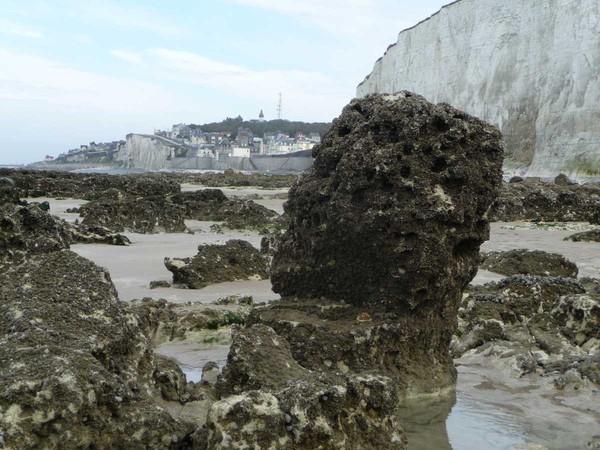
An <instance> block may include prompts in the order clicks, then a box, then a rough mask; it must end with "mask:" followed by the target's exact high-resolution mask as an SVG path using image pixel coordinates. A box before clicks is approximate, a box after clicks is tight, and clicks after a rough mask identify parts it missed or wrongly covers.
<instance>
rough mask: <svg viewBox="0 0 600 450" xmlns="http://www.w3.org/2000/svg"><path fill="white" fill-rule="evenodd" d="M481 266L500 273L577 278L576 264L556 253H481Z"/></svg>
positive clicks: (514, 251) (528, 251)
mask: <svg viewBox="0 0 600 450" xmlns="http://www.w3.org/2000/svg"><path fill="white" fill-rule="evenodd" d="M481 268H483V269H486V270H489V271H491V272H495V273H499V274H502V275H508V276H510V275H517V274H522V275H539V276H553V277H571V278H577V274H578V272H579V270H578V269H577V266H576V265H575V264H574V263H572V262H571V261H569V260H568V259H566V258H565V257H564V256H562V255H559V254H557V253H547V252H543V251H539V250H534V251H530V250H509V251H505V252H489V253H486V254H484V255H483V261H482V262H481Z"/></svg>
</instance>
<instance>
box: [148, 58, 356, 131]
mask: <svg viewBox="0 0 600 450" xmlns="http://www.w3.org/2000/svg"><path fill="white" fill-rule="evenodd" d="M146 54H147V55H148V61H149V63H150V64H153V65H154V67H155V68H156V70H157V71H160V74H162V76H163V77H166V78H169V79H171V80H174V81H177V82H187V83H192V84H198V85H203V86H205V87H209V88H211V89H215V90H219V91H221V92H222V93H226V94H228V95H233V96H236V97H241V98H245V99H254V100H256V101H257V103H261V102H262V104H266V103H267V102H272V103H274V102H275V98H276V96H277V95H278V93H280V92H281V93H283V96H284V99H285V102H286V107H287V110H286V113H287V116H288V117H290V116H295V117H304V118H309V117H314V118H318V119H319V120H323V119H331V118H332V117H334V116H336V115H337V114H338V113H339V110H340V109H341V106H343V105H344V103H346V102H347V101H348V100H349V99H350V98H351V97H352V95H353V86H352V87H351V88H352V89H351V90H344V89H341V88H340V86H339V83H336V82H335V80H332V79H330V78H329V77H327V76H326V75H324V74H322V73H320V72H316V71H305V70H281V69H270V70H256V69H251V68H248V67H245V66H241V65H236V64H230V63H225V62H222V61H216V60H213V59H210V58H206V57H204V56H202V55H199V54H197V53H192V52H185V51H176V50H170V49H164V48H156V49H150V50H148V51H147V52H146ZM315 120H316V119H315Z"/></svg>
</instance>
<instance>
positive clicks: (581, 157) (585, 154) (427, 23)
mask: <svg viewBox="0 0 600 450" xmlns="http://www.w3.org/2000/svg"><path fill="white" fill-rule="evenodd" d="M598 17H600V4H599V3H598V2H597V1H596V0H579V1H577V2H573V1H571V0H553V1H551V2H537V1H527V2H523V1H520V0H504V1H502V2H498V1H497V0H459V1H455V2H452V3H450V4H449V5H447V6H445V7H443V8H442V9H441V10H440V11H439V12H438V13H436V14H434V15H433V16H431V17H430V18H429V19H427V20H424V21H423V22H421V23H419V24H417V25H416V26H414V27H412V28H409V29H407V30H404V31H402V32H401V33H400V34H399V36H398V41H397V42H396V43H395V44H392V45H391V46H390V47H388V49H387V51H386V52H385V54H384V55H383V57H382V58H380V59H379V60H378V61H377V62H376V63H375V67H374V69H373V71H372V72H371V74H369V75H368V76H367V78H366V79H365V80H364V81H363V82H362V83H361V84H360V85H359V86H358V88H357V96H359V97H362V96H365V95H367V94H372V93H376V92H378V93H394V92H397V91H400V90H402V89H408V90H411V91H413V92H417V93H419V94H421V95H423V96H425V97H426V98H427V99H428V100H430V101H432V102H448V103H450V104H451V105H453V106H455V107H457V108H460V109H462V110H464V111H467V112H468V113H470V114H473V115H475V116H477V117H480V118H481V119H483V120H486V121H488V122H490V123H493V124H495V125H497V126H498V127H500V129H501V131H502V133H503V135H504V138H505V142H506V149H507V157H508V159H509V161H507V162H509V163H511V162H512V164H517V165H524V166H529V169H528V172H527V174H528V175H529V176H543V177H554V176H556V175H557V174H558V173H559V172H564V173H566V174H568V175H571V176H574V177H582V178H583V177H589V176H595V177H598V176H599V175H600V151H598V145H597V142H598V141H599V140H600V132H599V130H598V126H597V123H598V119H599V117H600V102H599V98H600V83H599V82H598V78H597V73H598V71H600V58H598V57H597V55H598V49H597V36H598V34H600V22H599V21H598V20H596V19H597V18H598Z"/></svg>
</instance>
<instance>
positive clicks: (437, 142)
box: [207, 92, 502, 449]
mask: <svg viewBox="0 0 600 450" xmlns="http://www.w3.org/2000/svg"><path fill="white" fill-rule="evenodd" d="M313 154H314V156H315V163H314V172H313V174H311V175H308V176H305V177H303V178H301V179H300V180H299V181H298V182H297V183H296V184H295V185H294V186H293V187H292V189H291V191H290V196H289V201H288V202H287V204H286V206H285V209H286V213H287V214H288V216H289V221H290V225H289V228H288V230H287V231H286V232H285V233H284V235H283V236H282V237H281V239H278V245H277V249H276V250H275V254H274V258H273V265H272V282H273V288H274V290H275V291H276V292H279V293H281V294H282V295H283V296H284V298H283V299H282V300H281V301H279V302H276V303H273V304H271V305H268V306H265V307H262V308H256V309H255V310H254V311H253V312H252V313H251V315H250V317H249V319H248V322H249V327H247V328H244V329H240V330H239V332H237V333H236V334H235V335H234V338H233V346H232V350H231V352H230V354H229V358H228V363H227V366H226V367H225V369H224V371H223V376H222V378H221V380H220V382H219V383H218V389H219V392H220V395H221V398H222V399H221V400H220V401H219V402H216V403H215V404H214V405H213V406H212V408H211V412H210V413H209V419H208V423H207V440H208V442H209V443H210V444H211V445H213V446H215V447H217V448H226V447H228V446H230V447H229V448H232V447H231V446H233V448H236V446H237V445H238V444H236V443H237V442H240V443H241V444H239V446H238V447H237V448H253V447H256V448H261V447H269V446H272V447H273V448H281V447H285V448H349V449H359V448H390V449H391V448H394V449H402V448H406V440H405V437H404V435H403V432H401V428H400V427H399V425H398V424H397V423H396V421H395V419H394V411H395V409H396V407H397V405H398V402H399V400H400V399H402V398H405V397H407V396H419V395H422V394H430V393H442V392H447V391H449V390H452V389H453V387H454V382H455V379H456V371H455V369H454V365H453V362H452V359H451V357H450V354H449V344H450V340H451V336H452V334H453V333H454V331H455V329H456V314H457V311H458V306H459V303H460V300H461V297H462V290H463V289H464V288H465V287H466V286H467V284H468V283H469V282H470V281H471V279H472V278H473V277H474V276H475V273H476V272H477V265H478V262H479V246H480V244H481V243H482V242H483V241H485V240H486V239H487V238H488V233H489V226H488V222H487V219H486V215H487V212H488V210H489V208H490V206H491V204H492V203H493V201H494V200H495V198H496V195H497V193H498V189H499V186H500V182H501V166H502V138H501V135H500V133H499V132H498V131H497V130H496V129H495V128H494V127H492V126H489V125H487V124H485V123H483V122H482V121H480V120H478V119H475V118H473V117H471V116H468V115H466V114H464V113H461V112H460V111H457V110H455V109H453V108H452V107H450V106H448V105H432V104H430V103H428V102H427V101H426V100H425V99H423V98H422V97H419V96H416V95H414V94H411V93H408V92H403V93H399V94H396V95H393V96H389V95H373V96H369V97H366V98H364V99H361V100H354V101H352V102H351V103H350V105H348V106H347V107H346V108H345V109H344V111H343V113H342V115H341V116H340V118H338V119H337V120H335V121H334V123H333V125H332V128H331V130H330V131H329V132H328V133H327V134H326V135H325V136H324V138H323V141H322V143H321V144H320V145H318V146H316V147H315V149H314V151H313ZM248 430H262V431H260V432H256V433H250V432H248ZM266 430H269V432H268V433H267V431H266ZM278 442H279V443H280V444H278Z"/></svg>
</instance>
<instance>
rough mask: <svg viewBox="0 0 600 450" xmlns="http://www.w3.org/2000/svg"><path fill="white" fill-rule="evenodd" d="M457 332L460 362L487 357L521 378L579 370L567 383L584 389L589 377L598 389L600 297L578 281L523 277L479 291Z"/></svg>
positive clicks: (464, 310) (465, 307) (464, 307)
mask: <svg viewBox="0 0 600 450" xmlns="http://www.w3.org/2000/svg"><path fill="white" fill-rule="evenodd" d="M588 286H592V285H591V284H588ZM457 330H458V331H457V335H456V337H455V338H454V342H453V344H452V351H453V354H454V356H455V357H459V356H462V355H465V356H471V357H477V356H478V355H482V356H485V357H487V358H489V364H492V365H494V364H496V365H497V366H498V367H499V368H501V369H502V370H505V371H506V372H507V373H508V374H511V375H513V376H516V377H521V376H523V375H526V374H528V373H535V372H537V373H539V374H542V375H554V374H558V375H561V376H562V375H563V374H565V373H567V372H568V371H569V370H574V371H575V374H573V373H571V374H570V375H569V376H567V377H566V380H567V381H568V380H569V379H571V378H573V376H575V377H579V379H581V383H582V386H583V385H585V380H584V379H582V376H585V377H587V378H588V379H589V380H591V381H592V382H595V383H597V379H596V377H595V373H596V372H595V370H597V365H595V364H596V363H595V361H596V360H597V357H596V356H594V355H596V354H597V353H598V352H600V335H599V330H600V296H598V294H597V293H596V292H595V291H594V290H593V289H591V290H588V291H587V292H586V289H585V287H584V285H582V284H581V283H579V282H578V281H577V280H574V279H572V278H561V277H534V276H522V275H517V276H513V277H509V278H506V279H504V280H501V281H499V282H497V283H489V284H487V285H485V286H478V287H473V288H471V290H470V293H469V295H468V296H466V297H465V299H464V300H463V302H462V304H461V308H460V312H459V324H458V328H457ZM494 361H495V362H494ZM564 381H565V378H563V382H564ZM571 381H573V380H571ZM560 383H562V382H559V384H558V385H557V387H558V388H560V389H562V388H564V387H565V386H564V385H562V386H561V385H560ZM567 384H568V383H567ZM577 389H579V387H578V388H577Z"/></svg>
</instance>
